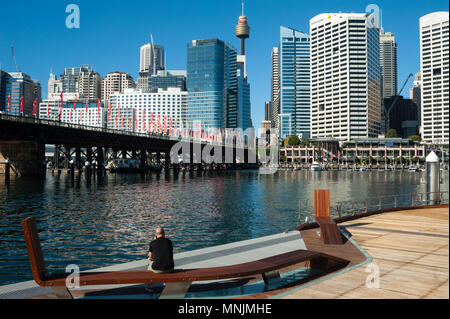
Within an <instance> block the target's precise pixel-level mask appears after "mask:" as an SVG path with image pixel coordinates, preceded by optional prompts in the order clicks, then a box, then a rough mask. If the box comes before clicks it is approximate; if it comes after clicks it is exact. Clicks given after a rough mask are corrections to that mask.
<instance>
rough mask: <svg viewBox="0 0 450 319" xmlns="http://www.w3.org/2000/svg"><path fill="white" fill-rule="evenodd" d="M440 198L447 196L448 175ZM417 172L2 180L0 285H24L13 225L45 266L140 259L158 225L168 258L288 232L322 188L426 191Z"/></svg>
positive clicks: (344, 196) (342, 192)
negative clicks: (38, 250)
mask: <svg viewBox="0 0 450 319" xmlns="http://www.w3.org/2000/svg"><path fill="white" fill-rule="evenodd" d="M445 174H446V175H444V176H443V177H444V182H445V184H444V185H441V187H442V189H446V190H448V172H445ZM421 176H424V175H423V173H410V172H400V171H396V172H385V171H380V172H377V171H366V172H352V171H323V172H312V171H279V172H277V173H276V174H272V175H260V174H258V172H257V171H239V172H203V173H200V174H199V173H197V172H195V173H193V174H192V173H189V172H180V173H178V174H164V173H162V174H151V175H137V174H136V175H107V176H104V177H101V178H97V177H96V179H93V180H92V181H88V180H86V179H85V178H84V176H83V175H82V176H81V177H80V176H75V177H74V178H73V179H72V178H70V177H69V176H68V175H67V174H65V173H62V174H60V175H51V174H47V177H46V179H45V180H34V179H26V178H20V179H16V180H14V179H12V180H11V181H10V183H9V184H7V185H5V183H4V181H3V180H2V181H0V232H1V240H0V284H1V285H3V284H8V283H13V282H18V281H23V280H29V279H31V271H30V267H29V261H28V258H27V253H26V249H25V243H24V240H23V233H22V228H21V224H20V221H21V220H22V219H23V218H25V217H28V216H35V217H36V219H37V223H38V230H39V235H40V238H41V241H42V244H43V249H44V255H45V258H46V260H47V261H48V262H47V264H48V265H50V266H51V267H52V268H54V269H58V270H64V268H65V266H66V265H68V264H70V263H75V264H78V265H79V266H80V268H81V269H82V270H85V269H89V268H95V267H101V266H107V265H112V264H116V263H120V262H127V261H133V260H138V259H142V258H145V254H146V250H147V248H148V247H147V246H148V241H149V239H150V238H151V237H152V235H153V233H152V232H153V231H154V229H155V227H157V226H159V225H162V226H164V227H165V228H166V232H167V234H168V236H170V238H171V239H172V240H173V242H174V246H175V251H176V252H180V251H187V250H192V249H197V248H202V247H209V246H214V245H219V244H225V243H230V242H234V241H237V240H244V239H249V238H255V237H260V236H264V235H270V234H274V233H278V232H282V231H285V230H288V229H289V230H290V229H293V228H295V227H296V226H297V225H298V223H299V221H298V220H299V215H298V201H299V200H304V199H310V200H311V201H312V199H313V194H314V189H324V188H329V189H330V190H331V200H332V202H336V201H340V200H348V199H362V198H366V197H373V196H382V195H389V194H396V193H401V194H405V193H410V192H424V191H425V189H426V185H425V184H421V182H420V179H421Z"/></svg>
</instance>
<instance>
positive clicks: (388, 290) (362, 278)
mask: <svg viewBox="0 0 450 319" xmlns="http://www.w3.org/2000/svg"><path fill="white" fill-rule="evenodd" d="M339 225H340V226H345V227H346V229H347V230H348V231H349V232H350V233H351V234H352V237H351V238H352V239H353V240H354V241H355V242H356V243H357V244H358V245H359V246H360V247H361V248H363V249H364V250H365V251H366V252H367V253H368V254H369V255H370V256H371V257H372V258H373V260H372V262H371V263H369V264H366V265H363V266H361V267H358V268H356V269H354V270H350V271H348V272H343V273H342V274H339V273H338V274H337V275H336V276H334V277H333V278H330V279H328V280H324V281H321V282H319V283H317V284H314V285H311V286H309V287H305V288H304V289H298V288H297V289H292V293H289V292H286V293H284V295H283V298H291V299H303V298H333V299H335V298H357V299H363V298H389V299H391V298H447V299H448V298H449V282H448V281H449V237H448V236H449V209H448V207H444V208H428V209H417V210H406V211H398V212H390V213H384V214H380V215H374V216H370V217H365V218H361V219H357V220H353V221H350V222H346V223H342V224H339ZM302 234H303V232H302ZM305 235H306V234H305ZM305 235H302V236H303V238H304V240H305V243H306V246H307V248H308V249H313V248H312V247H310V246H311V244H312V243H311V242H308V238H309V236H305ZM355 257H356V256H355ZM353 260H355V259H353ZM368 265H370V266H369V267H368ZM373 265H374V266H375V267H371V266H373ZM376 267H378V269H379V288H368V287H367V286H366V280H367V278H368V276H369V275H370V274H371V273H373V269H376ZM371 269H372V272H370V271H371ZM372 283H373V282H372Z"/></svg>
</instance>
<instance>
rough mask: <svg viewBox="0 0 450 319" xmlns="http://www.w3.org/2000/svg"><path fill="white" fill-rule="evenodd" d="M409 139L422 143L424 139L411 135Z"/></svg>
mask: <svg viewBox="0 0 450 319" xmlns="http://www.w3.org/2000/svg"><path fill="white" fill-rule="evenodd" d="M408 138H409V139H410V140H413V141H417V142H422V137H420V135H411V136H410V137H408Z"/></svg>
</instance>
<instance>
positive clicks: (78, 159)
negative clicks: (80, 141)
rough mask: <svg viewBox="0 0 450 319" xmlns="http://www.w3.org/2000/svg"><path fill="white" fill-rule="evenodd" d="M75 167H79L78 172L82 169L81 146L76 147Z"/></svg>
mask: <svg viewBox="0 0 450 319" xmlns="http://www.w3.org/2000/svg"><path fill="white" fill-rule="evenodd" d="M75 169H77V170H78V172H80V170H81V149H80V148H79V147H77V148H76V149H75Z"/></svg>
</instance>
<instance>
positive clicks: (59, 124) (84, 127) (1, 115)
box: [0, 113, 231, 146]
mask: <svg viewBox="0 0 450 319" xmlns="http://www.w3.org/2000/svg"><path fill="white" fill-rule="evenodd" d="M0 119H1V120H8V121H14V122H19V123H28V124H38V125H51V126H56V127H64V128H73V129H82V130H87V131H93V132H102V133H109V134H121V135H128V136H134V137H155V138H159V139H163V140H168V141H169V140H170V141H182V140H186V138H184V137H181V136H179V135H178V136H171V135H166V134H160V133H153V132H147V133H139V132H130V131H127V130H120V129H111V128H103V127H97V126H90V125H81V124H72V123H66V122H61V121H57V120H49V119H39V118H36V117H30V116H18V115H11V114H4V113H0ZM188 140H194V141H198V142H201V141H203V142H208V144H211V145H216V146H224V145H225V146H227V145H231V144H229V143H226V141H225V140H224V142H223V143H221V142H217V141H206V140H205V139H198V138H192V137H189V138H188Z"/></svg>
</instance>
